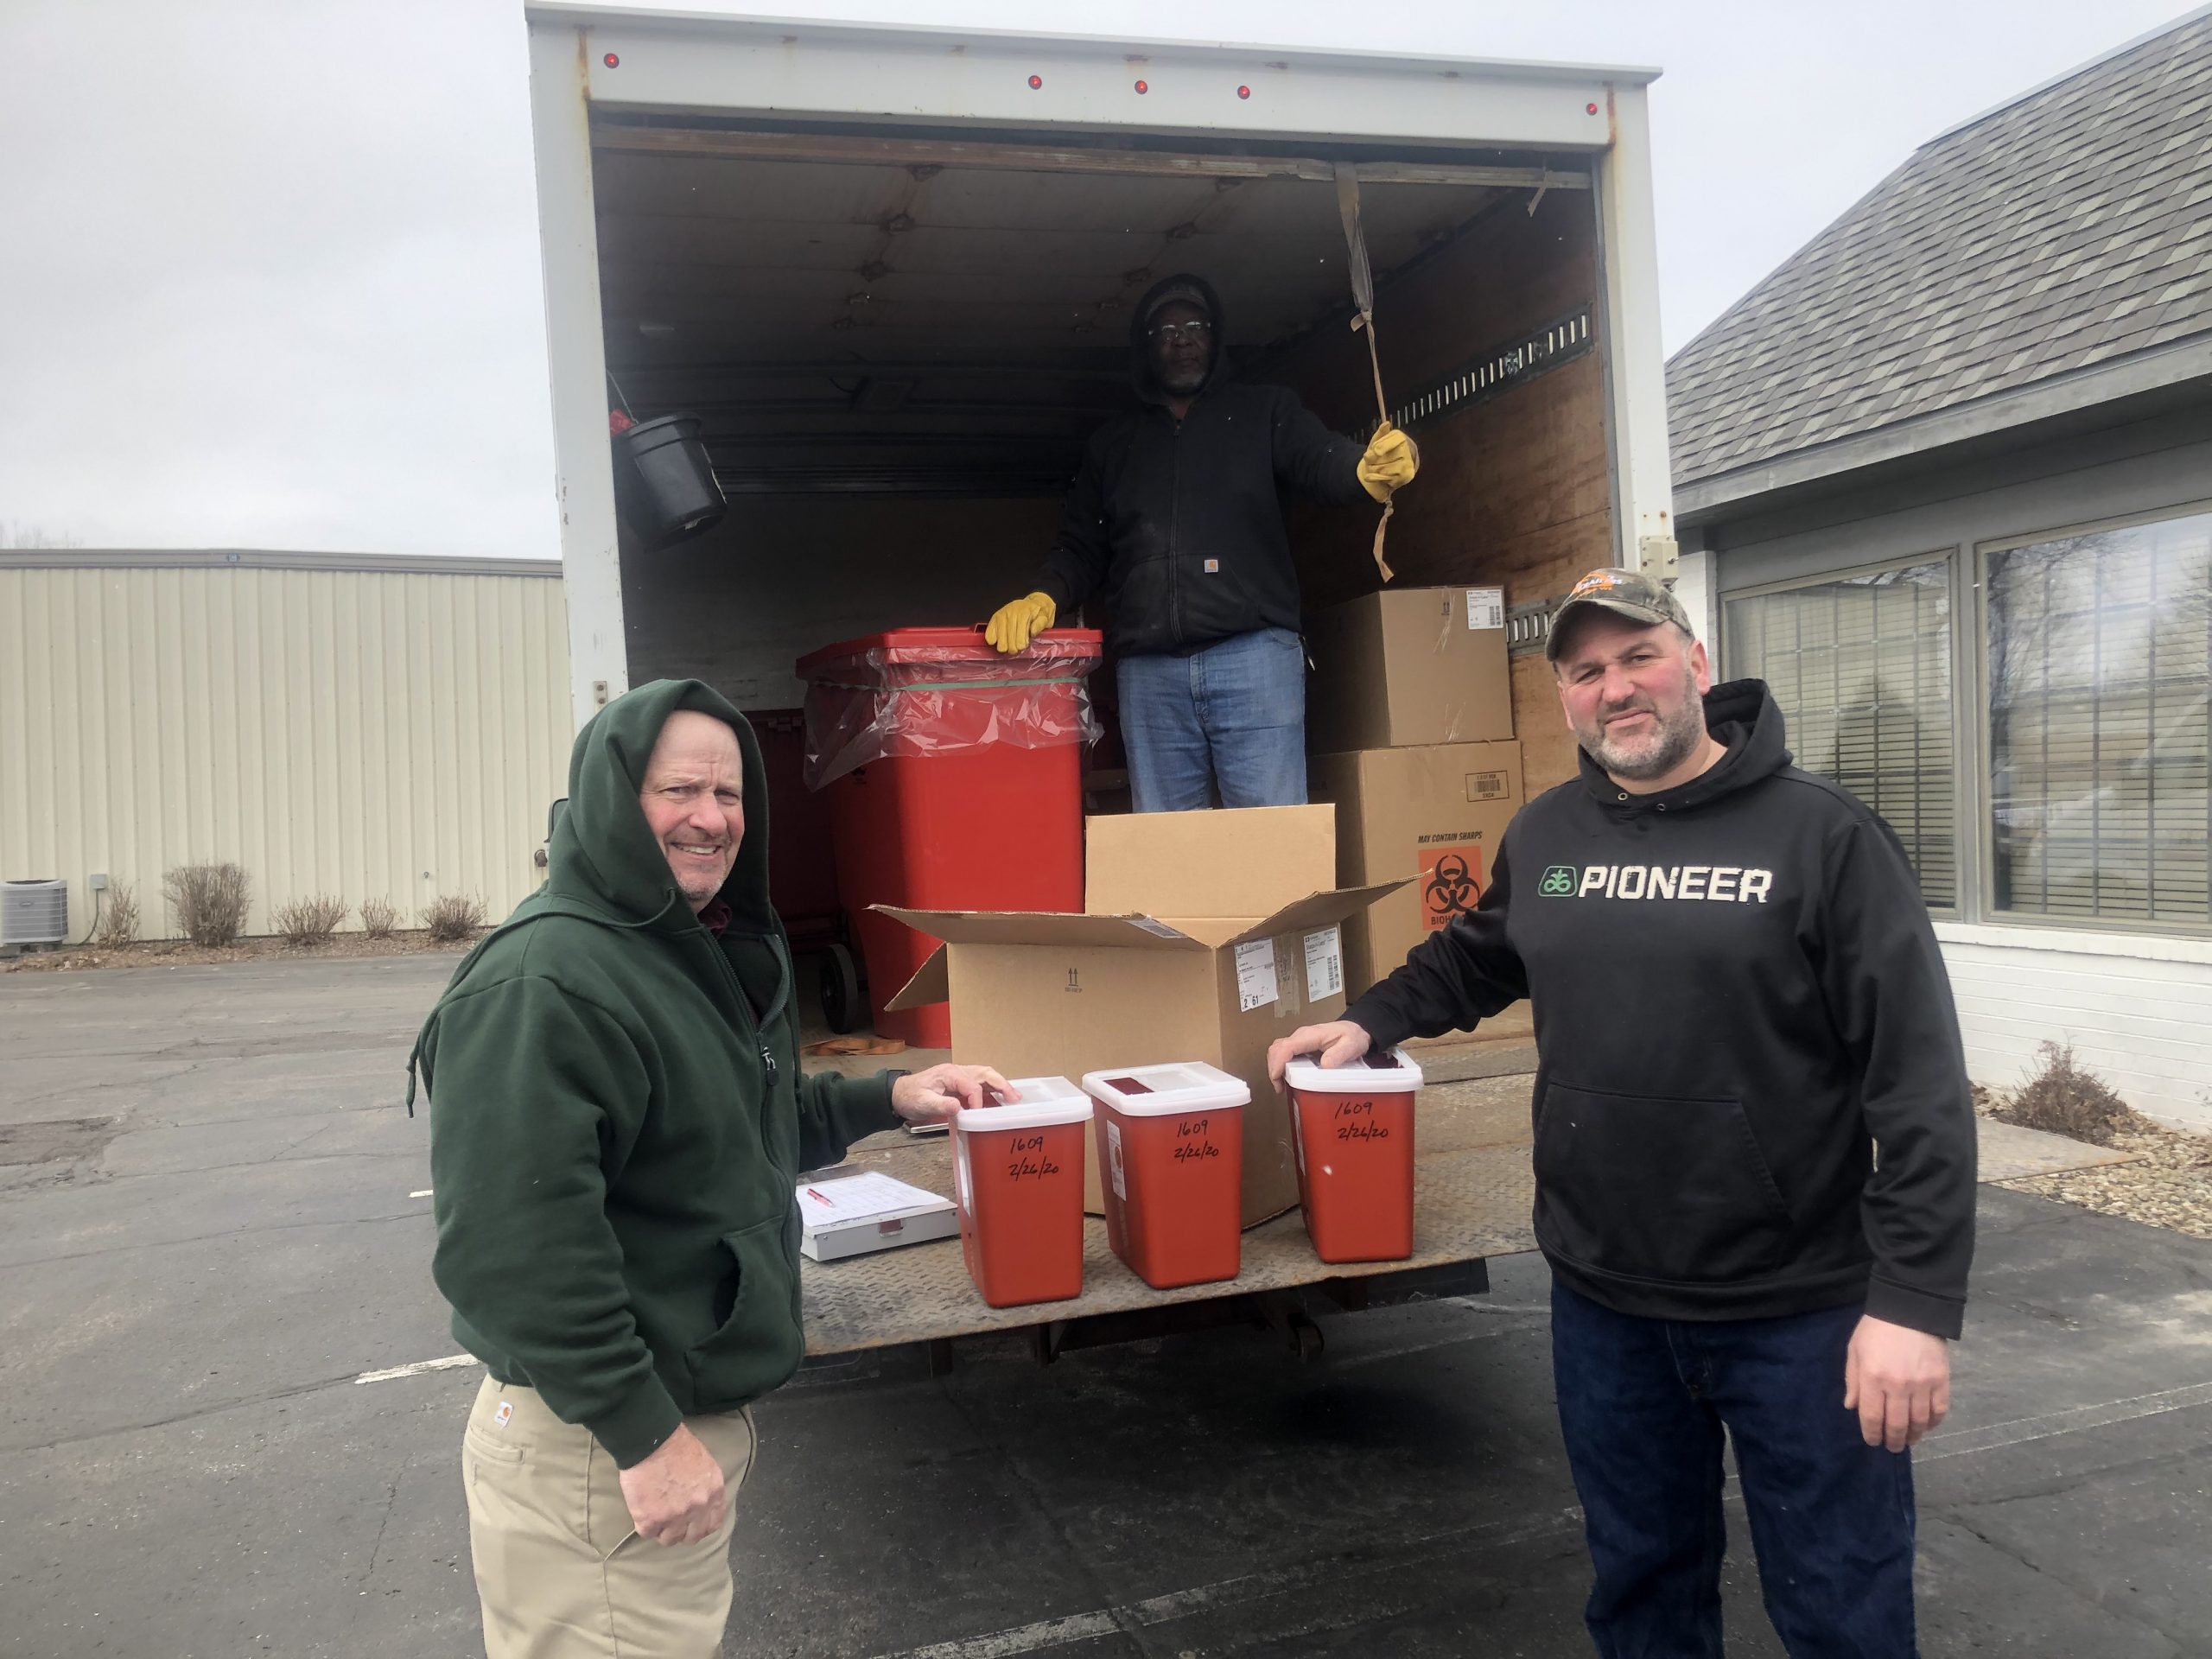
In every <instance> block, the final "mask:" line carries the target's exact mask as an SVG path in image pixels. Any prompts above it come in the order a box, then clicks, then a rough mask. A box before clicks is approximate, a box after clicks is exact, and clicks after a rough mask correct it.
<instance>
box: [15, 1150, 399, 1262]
mask: <svg viewBox="0 0 2212 1659" xmlns="http://www.w3.org/2000/svg"><path fill="white" fill-rule="evenodd" d="M300 1161H301V1162H303V1163H305V1162H311V1161H313V1160H308V1159H302V1160H300ZM429 1218H430V1212H429V1211H428V1210H403V1211H398V1212H397V1213H396V1214H393V1215H389V1216H351V1217H340V1218H339V1219H337V1220H334V1221H276V1222H270V1224H267V1225H266V1226H261V1227H230V1228H226V1229H225V1230H223V1231H221V1232H219V1233H194V1234H191V1235H190V1236H187V1237H184V1238H160V1239H150V1240H146V1241H143V1242H142V1243H136V1244H112V1245H109V1246H107V1247H106V1248H105V1249H98V1250H70V1251H66V1252H64V1253H63V1254H61V1255H34V1256H27V1257H25V1258H24V1259H23V1260H22V1261H20V1262H0V1273H10V1272H13V1271H14V1270H16V1268H43V1267H49V1266H51V1265H52V1264H53V1263H54V1262H87V1261H90V1260H92V1258H94V1257H96V1256H102V1255H128V1254H130V1252H131V1251H133V1250H173V1249H176V1248H177V1247H178V1246H180V1245H183V1244H205V1243H208V1242H209V1241H210V1240H212V1239H218V1238H238V1237H241V1236H245V1235H246V1234H249V1233H289V1232H296V1231H299V1230H302V1229H303V1228H308V1227H367V1226H372V1225H373V1224H376V1223H378V1222H385V1221H428V1220H429Z"/></svg>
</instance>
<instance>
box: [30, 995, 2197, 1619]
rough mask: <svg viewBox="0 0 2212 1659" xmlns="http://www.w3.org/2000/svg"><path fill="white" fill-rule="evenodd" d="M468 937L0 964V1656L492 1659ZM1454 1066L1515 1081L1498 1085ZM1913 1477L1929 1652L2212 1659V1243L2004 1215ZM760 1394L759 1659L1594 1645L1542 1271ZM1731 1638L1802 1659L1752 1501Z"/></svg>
mask: <svg viewBox="0 0 2212 1659" xmlns="http://www.w3.org/2000/svg"><path fill="white" fill-rule="evenodd" d="M451 966H452V959H451V958H450V957H392V958H383V959H373V960H366V961H350V962H329V963H297V964H295V963H257V964H247V965H238V966H231V967H222V968H178V969H125V970H115V971H109V972H104V973H86V974H13V975H7V976H0V1058H4V1077H5V1079H6V1081H5V1086H4V1089H0V1335H3V1336H4V1340H0V1606H3V1607H4V1609H5V1616H4V1618H0V1653H6V1654H22V1655H35V1656H41V1659H49V1656H51V1659H74V1656H79V1655H100V1656H149V1659H154V1656H158V1659H188V1656H207V1659H226V1656H235V1655H242V1654H263V1653H265V1654H278V1655H288V1656H289V1655H332V1656H341V1655H342V1656H348V1659H379V1656H395V1659H396V1656H410V1659H414V1656H443V1655H465V1654H469V1653H474V1652H479V1651H480V1646H479V1644H478V1643H477V1639H476V1630H475V1618H474V1593H473V1589H472V1586H471V1581H470V1577H469V1572H468V1560H467V1529H466V1520H465V1516H464V1511H463V1506H462V1500H461V1486H460V1481H459V1476H458V1468H457V1462H458V1450H459V1440H460V1433H461V1419H462V1415H463V1413H464V1411H465V1409H466V1404H467V1400H468V1398H469V1396H470V1395H471V1394H472V1392H473V1391H474V1388H475V1386H476V1381H477V1373H476V1372H475V1370H474V1368H473V1366H469V1365H465V1364H455V1365H447V1366H443V1367H432V1368H429V1369H418V1368H421V1367H423V1365H424V1363H425V1362H435V1361H439V1360H442V1359H446V1358H448V1357H451V1356H453V1355H454V1352H455V1350H454V1343H453V1341H452V1338H451V1337H450V1336H449V1334H448V1332H447V1330H446V1325H445V1316H444V1312H443V1309H442V1306H441V1305H440V1304H439V1302H438V1300H437V1297H436V1294H435V1291H434V1290H433V1288H432V1287H431V1285H430V1282H429V1274H428V1262H429V1245H430V1221H429V1199H428V1197H427V1195H426V1193H425V1192H424V1189H426V1188H427V1187H428V1186H429V1135H428V1125H427V1122H426V1121H425V1120H423V1119H422V1118H419V1117H418V1118H416V1119H414V1120H412V1121H410V1119H409V1118H408V1117H407V1116H405V1115H404V1112H403V1111H402V1110H401V1109H399V1106H398V1100H399V1096H400V1090H401V1086H402V1073H401V1067H402V1065H403V1061H404V1055H405V1053H406V1051H407V1047H408V1045H409V1042H410V1039H411V1037H412V1034H413V1031H414V1027H415V1026H416V1021H417V1020H418V1019H419V1017H420V1015H421V1014H422V1012H423V1009H424V1008H425V1007H427V1006H428V1004H429V1001H430V1000H431V998H432V997H433V996H434V995H435V992H436V989H437V988H438V986H439V985H440V984H441V983H442V982H443V979H444V976H445V975H446V974H447V973H448V971H449V970H450V968H451ZM1463 1086H1466V1087H1477V1086H1484V1087H1497V1088H1511V1087H1521V1088H1525V1087H1526V1084H1525V1081H1522V1082H1519V1083H1515V1082H1512V1081H1510V1080H1497V1081H1494V1082H1492V1083H1491V1084H1484V1085H1474V1084H1469V1085H1463ZM1981 1219H1982V1235H1981V1246H1980V1259H1979V1262H1978V1266H1977V1270H1976V1282H1975V1294H1974V1306H1973V1309H1972V1311H1971V1313H1970V1315H1969V1325H1968V1335H1967V1341H1966V1342H1965V1343H1963V1344H1961V1347H1960V1349H1959V1351H1958V1354H1957V1389H1956V1394H1957V1403H1956V1407H1955V1413H1954V1415H1953V1417H1952V1420H1951V1421H1950V1423H1949V1424H1948V1425H1947V1426H1946V1427H1945V1429H1944V1430H1943V1431H1942V1434H1941V1435H1940V1437H1939V1438H1938V1439H1936V1440H1933V1441H1931V1442H1930V1443H1929V1446H1926V1447H1924V1448H1923V1453H1922V1456H1921V1458H1920V1460H1919V1471H1918V1480H1919V1490H1920V1498H1921V1541H1922V1552H1921V1562H1920V1586H1921V1592H1922V1630H1923V1651H1924V1652H1925V1653H1927V1654H1929V1655H1931V1656H1935V1655H1945V1656H1948V1655H1967V1654H1975V1655H1981V1654H2018V1655H2034V1656H2075V1655H2080V1656H2097V1659H2107V1656H2110V1659H2134V1656H2154V1655H2179V1654H2205V1653H2212V1573H2208V1572H2207V1571H2206V1569H2205V1563H2206V1562H2207V1561H2208V1560H2212V1244H2206V1243H2201V1242H2196V1241H2192V1240H2190V1239H2187V1238H2183V1237H2181V1236H2177V1235H2175V1234H2171V1233H2168V1232H2164V1231H2161V1230H2155V1229H2151V1228H2145V1227H2141V1226H2138V1225H2135V1224H2132V1223H2128V1222H2123V1221H2119V1220H2114V1219H2112V1218H2109V1217H2101V1216H2095V1215H2091V1214H2089V1213H2088V1212H2086V1211H2076V1210H2072V1209H2069V1208H2066V1207H2064V1206H2061V1205H2055V1204H2052V1203H2049V1202H2046V1201H2044V1200H2043V1199H2039V1198H2030V1197H2027V1196H2024V1195H2023V1194H2019V1193H2014V1192H2004V1191H2000V1190H1997V1189H1993V1188H1985V1189H1984V1191H1983V1200H1982V1210H1981ZM1492 1281H1493V1288H1492V1292H1491V1294H1490V1295H1489V1296H1487V1297H1484V1298H1476V1299H1470V1300H1466V1301H1464V1302H1451V1303H1443V1304H1437V1305H1432V1306H1422V1307H1414V1308H1404V1309H1395V1310H1387V1311H1382V1312H1376V1313H1366V1314H1361V1315H1357V1316H1351V1317H1348V1318H1346V1319H1342V1320H1338V1321H1336V1322H1334V1323H1332V1325H1331V1326H1330V1327H1329V1347H1328V1351H1327V1353H1326V1354H1325V1356H1324V1357H1322V1358H1321V1359H1319V1360H1318V1361H1315V1362H1313V1363H1307V1364H1300V1363H1297V1362H1296V1361H1295V1360H1294V1359H1293V1358H1292V1357H1290V1356H1289V1355H1288V1353H1287V1351H1284V1350H1283V1349H1282V1348H1281V1346H1280V1344H1279V1339H1278V1338H1274V1337H1273V1336H1270V1335H1267V1334H1263V1333H1261V1332H1245V1331H1241V1330H1240V1331H1231V1332H1215V1333H1210V1334H1207V1335H1204V1336H1197V1337H1189V1338H1176V1339H1172V1340H1169V1341H1166V1342H1164V1343H1155V1344H1141V1345H1139V1346H1135V1347H1129V1348H1122V1349H1109V1350H1101V1351H1090V1352H1086V1353H1079V1354H1075V1355H1071V1356H1069V1357H1065V1358H1063V1359H1062V1360H1061V1361H1060V1362H1059V1363H1057V1364H1056V1365H1054V1366H1053V1367H1052V1368H1051V1369H1050V1370H1039V1369H1037V1368H1036V1367H1035V1366H1034V1365H1033V1364H1032V1363H1031V1362H1030V1361H1029V1360H1028V1359H1027V1357H1024V1356H1022V1355H1020V1354H1018V1353H1016V1352H1014V1351H1013V1350H1012V1349H1011V1348H1009V1350H1008V1351H1007V1352H1005V1353H1004V1354H994V1353H988V1352H987V1353H985V1354H983V1355H982V1356H981V1357H976V1358H973V1359H970V1360H969V1361H967V1362H965V1363H963V1364H962V1366H961V1367H960V1368H959V1369H957V1370H955V1371H954V1372H953V1373H952V1374H950V1376H944V1377H941V1378H935V1379H932V1378H931V1377H929V1376H926V1375H925V1374H924V1373H923V1371H922V1370H921V1369H920V1368H919V1367H918V1365H917V1364H915V1363H912V1362H910V1361H907V1360H906V1359H903V1358H892V1359H884V1360H869V1359H863V1360H861V1361H859V1362H847V1363H839V1364H836V1365H824V1366H821V1367H818V1368H813V1369H810V1370H807V1371H805V1372H803V1373H802V1374H801V1376H800V1377H799V1379H798V1381H797V1383H794V1385H793V1386H792V1387H791V1388H790V1389H786V1390H785V1391H784V1392H783V1393H781V1394H779V1395H777V1396H775V1397H774V1398H772V1400H770V1401H769V1402H766V1404H765V1405H764V1406H763V1407H762V1408H760V1427H761V1431H762V1436H763V1456H762V1460H761V1463H760V1467H759V1469H758V1471H757V1473H756V1474H755V1475H754V1477H753V1480H752V1482H751V1483H750V1484H749V1485H748V1486H747V1489H746V1492H745V1495H744V1499H743V1503H742V1506H741V1519H740V1522H739V1526H738V1541H737V1545H736V1560H737V1567H738V1586H739V1588H738V1600H737V1606H736V1611H735V1612H734V1617H733V1619H732V1624H731V1627H730V1631H729V1634H728V1638H727V1640H726V1643H725V1648H724V1651H725V1653H726V1654H728V1655H729V1656H732V1659H768V1656H788V1659H801V1656H807V1659H812V1656H823V1659H829V1656H838V1659H842V1656H899V1659H1010V1656H1020V1655H1028V1654H1049V1655H1054V1656H1067V1659H1106V1656H1115V1659H1120V1656H1146V1659H1185V1656H1217V1655H1238V1656H1244V1655H1294V1656H1319V1655H1338V1654H1342V1655H1352V1654H1357V1655H1362V1656H1373V1655H1388V1656H1428V1655H1446V1654H1450V1655H1465V1654H1485V1655H1498V1656H1508V1655H1512V1656H1553V1655H1560V1656H1566V1655H1579V1654H1585V1653H1587V1652H1588V1651H1589V1649H1588V1646H1587V1643H1586V1641H1585V1639H1584V1637H1583V1636H1582V1633H1581V1628H1580V1601H1581V1598H1582V1595H1583V1593H1584V1591H1585V1588H1586V1577H1585V1567H1584V1563H1583V1557H1582V1554H1581V1549H1580V1535H1579V1531H1578V1522H1577V1517H1576V1515H1575V1511H1574V1509H1573V1503H1574V1497H1573V1490H1572V1488H1571V1486H1570V1485H1569V1483H1568V1480H1567V1471H1566V1467H1565V1463H1564V1460H1563V1458H1562V1456H1561V1453H1560V1446H1559V1442H1558V1435H1557V1430H1556V1427H1555V1426H1554V1420H1553V1415H1552V1406H1551V1397H1550V1389H1549V1380H1548V1360H1547V1353H1548V1333H1547V1331H1546V1319H1545V1315H1544V1313H1543V1304H1544V1298H1545V1294H1546V1279H1545V1273H1544V1269H1543V1267H1542V1265H1541V1262H1539V1261H1536V1260H1535V1259H1534V1258H1531V1257H1525V1256H1524V1257H1514V1258H1510V1259H1507V1260H1504V1261H1502V1262H1497V1263H1494V1264H1493V1269H1492ZM1733 1517H1734V1520H1735V1522H1736V1525H1735V1528H1734V1531H1735V1535H1736V1539H1737V1542H1738V1549H1737V1553H1736V1554H1735V1555H1734V1556H1733V1558H1732V1567H1731V1571H1730V1573H1729V1581H1728V1605H1729V1619H1730V1624H1731V1652H1732V1653H1740V1654H1743V1655H1761V1656H1764V1655H1771V1654H1775V1653H1778V1652H1779V1648H1778V1646H1777V1643H1775V1642H1774V1640H1773V1638H1772V1637H1771V1635H1770V1632H1768V1630H1766V1628H1765V1624H1764V1618H1763V1617H1762V1615H1761V1614H1760V1612H1759V1611H1758V1579H1757V1574H1756V1572H1755V1571H1754V1569H1753V1568H1752V1567H1751V1562H1750V1560H1749V1556H1748V1551H1747V1546H1745V1544H1744V1543H1743V1541H1742V1528H1741V1524H1740V1518H1741V1510H1740V1509H1739V1508H1738V1509H1736V1510H1733Z"/></svg>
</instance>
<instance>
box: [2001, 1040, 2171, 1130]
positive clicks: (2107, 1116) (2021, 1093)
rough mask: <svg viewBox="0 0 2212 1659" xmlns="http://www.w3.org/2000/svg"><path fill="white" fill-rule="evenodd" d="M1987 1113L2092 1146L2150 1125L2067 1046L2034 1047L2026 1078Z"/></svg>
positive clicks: (2068, 1044)
mask: <svg viewBox="0 0 2212 1659" xmlns="http://www.w3.org/2000/svg"><path fill="white" fill-rule="evenodd" d="M1990 1115H1991V1116H1993V1117H1998V1118H2001V1119H2003V1120H2004V1121H2005V1122H2007V1123H2018V1125H2020V1127H2021V1128H2028V1129H2043V1130H2046V1131H2048V1132H2049V1133H2050V1134H2052V1135H2069V1136H2070V1137H2072V1138H2073V1139H2074V1140H2076V1141H2088V1143H2089V1144H2090V1145H2091V1146H2094V1147H2108V1146H2110V1145H2112V1141H2113V1135H2115V1134H2119V1133H2124V1132H2132V1131H2133V1130H2137V1129H2143V1128H2149V1127H2150V1125H2149V1124H2148V1123H2146V1122H2145V1121H2144V1119H2143V1118H2141V1117H2140V1116H2137V1114H2136V1112H2135V1110H2134V1109H2133V1108H2132V1107H2131V1106H2129V1105H2128V1103H2126V1101H2124V1100H2122V1099H2121V1098H2120V1096H2118V1095H2116V1094H2114V1093H2113V1091H2112V1090H2111V1088H2110V1086H2109V1085H2107V1084H2106V1082H2105V1080H2104V1079H2103V1078H2102V1077H2099V1076H2097V1074H2096V1073H2095V1072H2094V1071H2088V1070H2087V1069H2086V1068H2084V1067H2083V1066H2082V1065H2081V1064H2080V1063H2079V1062H2077V1061H2076V1060H2075V1058H2074V1045H2073V1044H2071V1043H2038V1044H2037V1046H2036V1065H2035V1067H2034V1068H2033V1069H2032V1070H2031V1071H2030V1072H2029V1073H2028V1076H2027V1078H2026V1080H2025V1081H2024V1082H2023V1083H2022V1084H2020V1086H2019V1088H2018V1090H2015V1091H2014V1092H2013V1095H2012V1099H2011V1100H2010V1101H2008V1102H2006V1103H2004V1104H2003V1105H2001V1106H1999V1107H1998V1108H1997V1109H1995V1110H1994V1111H1993V1112H1992V1113H1991V1114H1990Z"/></svg>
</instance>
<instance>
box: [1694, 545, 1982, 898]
mask: <svg viewBox="0 0 2212 1659" xmlns="http://www.w3.org/2000/svg"><path fill="white" fill-rule="evenodd" d="M1726 626H1727V636H1726V643H1727V652H1728V672H1729V673H1730V674H1731V675H1732V676H1736V677H1752V678H1757V679H1762V680H1764V681H1765V682H1766V683H1767V684H1768V686H1769V687H1770V689H1771V690H1773V692H1774V699H1775V701H1776V702H1777V703H1779V704H1780V705H1781V708H1782V712H1783V719H1784V720H1785V721H1786V722H1787V724H1788V728H1789V748H1790V752H1791V753H1793V754H1794V755H1795V756H1796V761H1797V764H1798V765H1799V766H1802V767H1803V768H1804V769H1805V770H1806V771H1808V772H1819V773H1820V774H1821V776H1822V777H1825V778H1832V779H1834V780H1835V781H1836V782H1837V783H1839V784H1840V785H1843V787H1844V788H1846V789H1847V790H1849V791H1851V792H1852V793H1853V795H1856V796H1857V797H1858V798H1859V799H1860V800H1862V801H1864V802H1866V804H1867V805H1869V806H1871V807H1872V808H1873V809H1874V810H1876V811H1877V812H1878V813H1880V814H1881V815H1882V817H1884V818H1885V819H1887V820H1888V822H1889V824H1890V827H1891V829H1895V830H1896V831H1897V838H1898V839H1899V840H1900V841H1902V842H1904V849H1905V852H1906V854H1907V855H1908V856H1910V859H1911V860H1912V867H1913V868H1914V870H1916V872H1917V873H1918V874H1919V876H1920V891H1921V894H1922V896H1923V898H1925V899H1927V901H1928V902H1929V904H1930V905H1932V906H1936V907H1938V908H1944V909H1948V908H1949V907H1951V906H1955V905H1956V904H1957V903H1958V899H1959V894H1958V884H1959V863H1958V784H1957V779H1956V772H1955V752H1954V748H1953V736H1952V720H1951V715H1952V709H1951V632H1950V629H1951V579H1950V565H1949V562H1948V560H1945V559H1935V560H1931V561H1929V563H1925V564H1916V565H1914V566H1913V567H1911V568H1910V569H1904V570H1884V571H1879V572H1878V573H1876V574H1875V575H1865V576H1847V577H1844V578H1841V579H1840V580H1838V581H1834V582H1821V583H1820V584H1818V585H1817V586H1815V587H1809V588H1790V589H1789V590H1788V591H1787V592H1784V593H1777V594H1753V595H1751V596H1750V597H1748V598H1744V599H1732V600H1730V601H1727V604H1726Z"/></svg>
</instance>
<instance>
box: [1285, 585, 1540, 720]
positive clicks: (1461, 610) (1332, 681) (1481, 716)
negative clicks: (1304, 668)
mask: <svg viewBox="0 0 2212 1659" xmlns="http://www.w3.org/2000/svg"><path fill="white" fill-rule="evenodd" d="M1306 650H1307V652H1308V654H1309V655H1310V656H1311V658H1312V659H1313V676H1312V678H1311V679H1310V680H1309V681H1308V683H1307V685H1306V736H1307V747H1309V748H1310V749H1311V750H1312V751H1313V753H1317V754H1329V753H1340V752H1350V751H1353V750H1360V749H1384V748H1406V747H1426V746H1429V745H1433V744H1440V743H1465V742H1486V741H1504V740H1510V738H1511V737H1512V735H1513V683H1512V669H1511V664H1510V662H1509V661H1508V658H1507V652H1506V640H1505V591H1504V589H1503V588H1385V589H1384V590H1383V592H1381V593H1378V594H1368V595H1367V596H1366V597H1365V598H1364V599H1356V600H1352V601H1349V602H1348V603H1345V604H1343V605H1334V606H1331V607H1328V608H1327V609H1325V610H1321V611H1316V612H1315V613H1313V614H1312V615H1311V616H1309V617H1307V618H1306Z"/></svg>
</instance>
